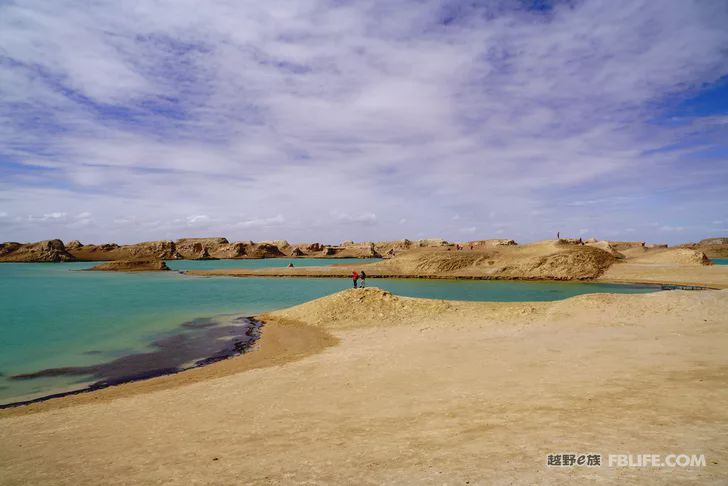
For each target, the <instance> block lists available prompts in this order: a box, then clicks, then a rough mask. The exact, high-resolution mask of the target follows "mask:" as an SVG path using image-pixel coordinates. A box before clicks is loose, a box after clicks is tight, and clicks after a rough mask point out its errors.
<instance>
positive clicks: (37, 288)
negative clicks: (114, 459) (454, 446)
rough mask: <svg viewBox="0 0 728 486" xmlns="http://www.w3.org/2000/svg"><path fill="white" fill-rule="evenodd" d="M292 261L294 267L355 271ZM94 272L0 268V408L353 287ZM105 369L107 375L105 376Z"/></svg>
mask: <svg viewBox="0 0 728 486" xmlns="http://www.w3.org/2000/svg"><path fill="white" fill-rule="evenodd" d="M292 261H293V263H294V265H297V266H303V265H328V264H332V263H356V262H357V260H351V259H341V260H340V259H321V260H318V259H307V260H300V259H298V260H296V259H294V260H292ZM369 261H371V260H368V261H367V260H364V261H360V262H361V263H362V264H364V263H368V262H369ZM288 262H289V260H286V259H267V260H218V261H173V262H169V265H170V267H172V268H175V269H191V268H222V267H234V266H240V267H243V266H247V267H248V268H251V267H261V266H286V265H288ZM93 265H94V263H61V264H52V263H28V264H14V263H3V264H0V404H3V403H9V402H14V401H18V400H20V399H28V398H35V397H38V396H43V395H48V394H49V393H53V392H58V391H64V390H68V389H74V388H79V387H82V386H83V385H84V384H88V383H90V382H94V381H97V380H98V379H99V376H91V375H90V374H85V375H84V374H73V375H66V374H63V373H56V375H57V376H40V377H36V378H33V379H23V380H20V379H13V378H12V377H13V376H17V375H23V374H33V373H37V372H38V371H40V370H46V369H55V368H61V367H89V366H96V365H99V364H102V363H107V364H108V363H109V362H114V360H120V359H121V360H122V361H123V358H124V357H128V356H129V355H132V354H135V353H148V352H151V351H158V350H160V349H167V350H169V348H170V346H171V344H170V343H175V342H178V341H179V340H180V339H182V341H184V342H193V341H194V342H195V343H196V344H195V346H192V345H190V349H188V354H189V353H194V352H196V351H195V350H199V352H201V353H202V352H203V351H202V350H205V351H204V353H207V352H208V351H209V349H208V348H207V347H206V346H199V343H200V340H203V339H205V338H206V336H207V337H209V338H210V339H213V338H214V339H221V338H220V336H221V335H223V334H224V335H227V334H229V333H230V332H233V331H231V330H234V329H237V328H234V327H231V326H232V324H231V323H233V321H234V319H235V318H236V316H250V315H255V314H258V313H261V312H264V311H269V310H273V309H279V308H284V307H288V306H291V305H295V304H299V303H302V302H305V301H307V300H311V299H314V298H317V297H321V296H324V295H327V294H331V293H334V292H338V291H340V290H342V289H346V288H349V286H350V281H349V279H344V278H331V279H327V278H326V279H325V278H312V279H308V278H285V279H281V278H226V277H212V278H207V277H191V276H184V275H181V274H179V273H177V272H158V273H131V274H126V273H106V272H83V271H78V270H82V269H86V268H90V267H91V266H93ZM369 284H370V286H371V285H376V286H377V287H381V288H384V289H386V290H390V291H392V292H393V293H395V294H399V295H406V296H413V297H428V298H441V299H455V300H489V301H529V300H530V301H543V300H557V299H564V298H567V297H571V296H574V295H578V294H583V293H592V292H620V293H641V292H652V291H654V290H656V288H655V287H646V286H633V285H617V284H591V283H560V282H517V281H471V280H414V279H370V280H369ZM214 326H218V327H217V328H215V329H213V327H214ZM226 333H227V334H226ZM175 340H178V341H175ZM185 340H186V341H185ZM195 340H196V341H195ZM183 344H184V343H183ZM208 344H209V343H208ZM180 345H182V344H180ZM180 354H181V355H184V353H180ZM145 357H147V356H146V355H145ZM198 357H199V358H204V357H206V356H205V355H201V356H198ZM136 364H138V363H136ZM150 366H151V365H150ZM102 368H104V369H106V370H108V369H109V366H107V365H104V366H102ZM51 374H54V373H51Z"/></svg>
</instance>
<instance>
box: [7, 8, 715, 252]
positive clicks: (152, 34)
mask: <svg viewBox="0 0 728 486" xmlns="http://www.w3.org/2000/svg"><path fill="white" fill-rule="evenodd" d="M726 25H728V4H727V3H726V2H725V1H723V0H715V1H710V0H707V1H688V0H674V1H671V0H663V1H660V2H654V1H651V0H642V1H640V0H631V1H620V0H616V1H576V0H574V1H564V2H546V1H508V0H497V1H482V2H467V3H466V2H446V1H427V0H423V1H419V0H418V1H401V2H389V1H381V2H377V1H374V2H349V1H306V0H296V1H280V2H252V1H251V2H245V1H242V2H238V1H236V2H232V1H231V2H226V1H218V2H214V4H211V3H204V4H203V3H200V2H193V1H187V0H180V1H174V2H172V1H158V2H134V1H130V2H94V3H91V4H89V3H88V2H72V1H58V2H47V1H33V0H24V1H22V2H8V1H5V2H0V240H2V241H8V240H12V241H31V240H39V239H47V238H54V237H59V238H63V239H64V240H69V239H81V240H82V241H84V242H105V241H117V242H130V241H141V240H150V239H163V238H177V237H184V236H217V235H220V236H226V237H228V238H230V239H253V240H262V239H271V238H286V239H289V240H292V241H314V240H317V241H326V242H336V241H340V240H343V239H354V240H379V239H394V238H403V237H408V238H425V237H443V238H446V239H449V240H453V241H455V240H469V239H480V238H500V237H509V238H515V239H516V240H519V241H532V240H538V239H543V238H551V237H553V236H554V234H555V232H556V231H560V232H561V233H562V234H563V235H569V236H583V237H587V238H588V237H596V238H600V239H620V240H647V241H653V242H670V243H675V242H683V241H694V240H698V239H701V238H704V237H708V236H726V235H728V202H727V201H728V198H726V196H725V194H726V193H727V192H728V191H727V190H726V189H727V188H728V49H726V46H728V28H726Z"/></svg>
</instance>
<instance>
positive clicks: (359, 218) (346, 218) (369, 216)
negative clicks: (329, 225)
mask: <svg viewBox="0 0 728 486" xmlns="http://www.w3.org/2000/svg"><path fill="white" fill-rule="evenodd" d="M333 216H334V221H335V222H336V223H339V224H364V225H372V224H376V222H377V215H376V214H374V213H357V214H349V213H340V212H335V213H333Z"/></svg>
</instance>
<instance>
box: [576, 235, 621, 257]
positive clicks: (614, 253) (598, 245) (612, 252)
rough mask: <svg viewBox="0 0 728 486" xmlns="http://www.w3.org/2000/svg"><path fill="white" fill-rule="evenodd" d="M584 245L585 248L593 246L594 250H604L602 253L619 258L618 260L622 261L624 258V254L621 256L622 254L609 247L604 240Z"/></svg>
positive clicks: (591, 241) (588, 242) (592, 241)
mask: <svg viewBox="0 0 728 486" xmlns="http://www.w3.org/2000/svg"><path fill="white" fill-rule="evenodd" d="M585 244H586V245H587V246H593V247H594V248H599V249H601V250H604V251H606V252H607V253H609V254H610V255H612V256H613V257H615V258H619V259H623V258H624V254H622V253H620V252H618V251H617V250H615V249H614V247H613V246H612V245H610V244H609V242H608V241H605V240H600V241H596V240H589V241H587V242H586V243H585Z"/></svg>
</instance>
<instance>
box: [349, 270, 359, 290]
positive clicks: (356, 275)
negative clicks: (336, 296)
mask: <svg viewBox="0 0 728 486" xmlns="http://www.w3.org/2000/svg"><path fill="white" fill-rule="evenodd" d="M351 278H352V279H353V280H354V288H356V281H357V280H359V274H358V273H356V270H354V272H353V273H352V274H351Z"/></svg>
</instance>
